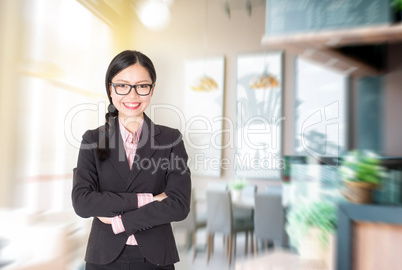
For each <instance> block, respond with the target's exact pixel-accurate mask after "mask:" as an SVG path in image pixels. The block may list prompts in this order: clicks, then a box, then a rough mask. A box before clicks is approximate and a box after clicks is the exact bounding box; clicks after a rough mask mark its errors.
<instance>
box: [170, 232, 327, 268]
mask: <svg viewBox="0 0 402 270" xmlns="http://www.w3.org/2000/svg"><path fill="white" fill-rule="evenodd" d="M175 234H176V240H177V244H178V248H179V253H180V262H179V263H177V264H176V265H175V266H176V270H190V269H191V270H204V269H210V270H226V269H227V270H328V269H329V268H328V267H326V266H325V265H323V264H320V263H316V262H313V261H303V260H300V258H299V255H297V254H296V253H295V252H292V251H290V250H287V249H282V250H281V249H273V248H270V249H268V250H261V249H260V250H259V252H258V254H257V255H255V254H254V255H251V254H248V255H247V256H245V255H244V241H245V238H244V235H239V236H238V237H237V250H236V251H237V252H236V258H235V259H234V260H233V261H232V263H231V265H230V266H229V265H228V262H227V257H226V254H225V249H224V245H223V238H222V237H223V236H219V235H217V236H216V237H215V242H214V245H215V247H214V253H213V254H212V257H211V259H210V261H209V263H207V253H206V241H205V240H206V233H205V231H203V230H200V231H199V232H198V234H197V242H198V244H197V256H196V258H195V259H194V260H193V250H192V249H190V250H185V249H184V246H183V244H184V241H183V240H184V237H183V235H180V234H179V233H177V232H176V233H175Z"/></svg>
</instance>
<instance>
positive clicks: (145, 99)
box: [109, 63, 154, 118]
mask: <svg viewBox="0 0 402 270" xmlns="http://www.w3.org/2000/svg"><path fill="white" fill-rule="evenodd" d="M112 83H122V84H131V85H137V84H152V80H151V77H150V76H149V73H148V70H147V69H146V68H144V67H143V66H141V65H140V64H138V63H136V64H134V65H132V66H129V67H127V68H125V69H123V70H122V71H120V72H119V73H117V75H115V76H114V77H113V78H112ZM109 87H110V89H109V90H110V96H111V98H112V101H113V105H114V106H115V107H116V108H117V110H118V111H119V117H141V118H142V117H143V113H144V111H145V109H146V108H147V107H148V106H149V103H150V101H151V97H152V95H153V92H154V88H152V90H151V93H150V94H149V95H147V96H140V95H138V94H137V93H136V92H135V89H134V88H132V89H131V91H130V93H129V94H128V95H118V94H116V91H115V89H114V87H113V86H112V85H110V86H109Z"/></svg>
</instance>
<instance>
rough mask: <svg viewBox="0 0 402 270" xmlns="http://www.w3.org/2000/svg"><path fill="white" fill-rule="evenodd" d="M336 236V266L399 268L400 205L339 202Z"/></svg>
mask: <svg viewBox="0 0 402 270" xmlns="http://www.w3.org/2000/svg"><path fill="white" fill-rule="evenodd" d="M337 238H338V240H337V243H338V245H337V269H338V270H352V269H353V270H362V269H364V270H374V269H375V270H382V269H384V270H394V269H395V270H396V269H401V268H400V267H401V265H402V256H401V255H400V254H399V253H400V250H401V247H402V207H399V206H384V205H358V204H349V203H345V204H341V205H339V207H338V232H337Z"/></svg>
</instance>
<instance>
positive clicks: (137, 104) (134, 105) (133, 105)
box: [123, 102, 141, 110]
mask: <svg viewBox="0 0 402 270" xmlns="http://www.w3.org/2000/svg"><path fill="white" fill-rule="evenodd" d="M123 105H124V107H126V108H127V109H129V110H135V109H138V108H139V107H140V105H141V103H140V102H123Z"/></svg>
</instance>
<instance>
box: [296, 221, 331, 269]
mask: <svg viewBox="0 0 402 270" xmlns="http://www.w3.org/2000/svg"><path fill="white" fill-rule="evenodd" d="M320 234H321V231H320V229H318V228H315V227H313V228H310V229H309V230H308V232H307V234H306V235H305V236H304V237H303V238H302V239H300V242H299V248H298V251H299V254H300V258H301V259H302V260H306V261H312V262H315V263H319V264H324V263H325V251H324V249H323V247H322V244H321V242H320V240H319V239H320V238H319V236H320Z"/></svg>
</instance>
